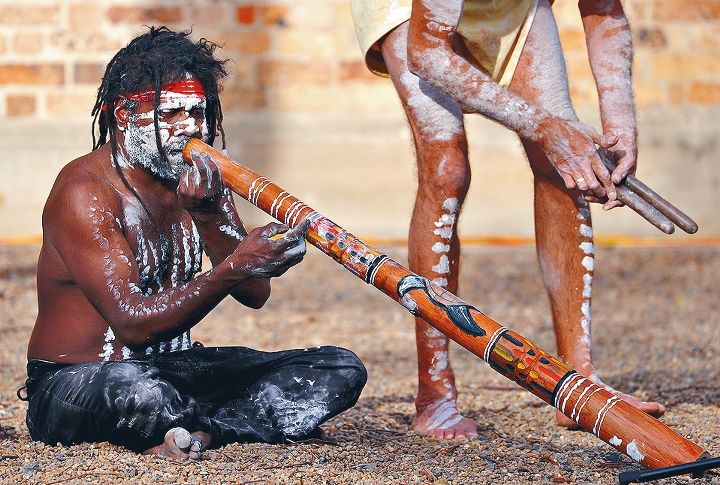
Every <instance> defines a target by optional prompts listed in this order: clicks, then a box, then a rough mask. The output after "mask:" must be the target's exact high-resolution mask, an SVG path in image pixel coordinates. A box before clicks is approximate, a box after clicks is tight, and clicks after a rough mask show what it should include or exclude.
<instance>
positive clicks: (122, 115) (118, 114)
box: [113, 100, 130, 131]
mask: <svg viewBox="0 0 720 485" xmlns="http://www.w3.org/2000/svg"><path fill="white" fill-rule="evenodd" d="M113 109H114V110H115V121H116V122H117V127H118V130H120V131H125V128H127V124H128V121H129V120H130V110H129V109H128V108H127V107H126V106H125V103H123V102H122V101H121V100H118V101H115V107H114V108H113Z"/></svg>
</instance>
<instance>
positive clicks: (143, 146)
mask: <svg viewBox="0 0 720 485" xmlns="http://www.w3.org/2000/svg"><path fill="white" fill-rule="evenodd" d="M205 107H206V101H205V98H204V97H202V96H199V95H196V94H182V93H175V92H172V91H162V92H161V93H160V103H159V105H158V109H157V112H158V115H159V119H158V129H159V131H158V134H159V137H160V144H161V146H162V147H163V150H164V152H165V153H164V155H165V157H167V162H165V161H164V160H163V157H161V156H160V152H159V151H158V147H157V139H156V135H155V111H154V110H153V109H150V110H149V111H147V112H141V113H137V112H134V113H131V115H130V119H129V120H128V123H127V126H126V127H125V131H124V135H125V136H124V143H123V147H124V148H125V153H126V154H127V157H128V158H129V161H130V162H131V163H133V164H136V165H139V166H141V167H143V168H144V169H145V170H147V171H148V172H150V173H152V174H153V175H155V176H157V177H160V178H163V179H166V180H178V179H179V178H180V175H181V174H182V173H183V172H184V171H185V170H187V169H188V168H189V167H190V165H189V164H188V163H187V162H185V160H184V159H183V156H182V150H183V148H185V144H186V143H187V140H188V138H189V137H192V136H197V135H198V134H199V135H200V137H201V139H202V140H203V141H207V140H208V139H209V131H208V127H207V120H206V118H205ZM168 162H169V163H168Z"/></svg>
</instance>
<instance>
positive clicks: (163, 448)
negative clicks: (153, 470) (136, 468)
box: [143, 428, 210, 462]
mask: <svg viewBox="0 0 720 485" xmlns="http://www.w3.org/2000/svg"><path fill="white" fill-rule="evenodd" d="M208 445H210V434H209V433H205V432H203V431H195V432H194V433H190V432H189V431H188V430H186V429H185V428H172V429H171V430H169V431H168V432H167V433H165V441H164V442H163V444H161V445H158V446H154V447H152V448H150V449H147V450H145V451H144V452H143V455H157V456H160V457H163V458H168V459H170V460H177V461H186V462H195V461H198V460H199V459H200V453H201V452H202V451H204V450H206V449H207V447H208Z"/></svg>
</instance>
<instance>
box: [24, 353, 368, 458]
mask: <svg viewBox="0 0 720 485" xmlns="http://www.w3.org/2000/svg"><path fill="white" fill-rule="evenodd" d="M366 381H367V371H366V370H365V367H364V366H363V364H362V362H360V360H359V359H358V358H357V356H356V355H355V354H353V353H352V352H350V351H348V350H345V349H342V348H339V347H316V348H310V349H299V350H285V351H280V352H261V351H258V350H253V349H249V348H245V347H220V348H218V347H215V348H213V347H196V348H191V349H189V350H183V351H179V352H168V353H159V354H151V355H146V356H143V357H139V358H131V359H126V360H119V361H108V362H86V363H82V364H75V365H68V366H62V365H59V364H51V363H44V362H41V361H30V362H29V363H28V380H27V383H26V386H27V393H28V400H29V406H28V411H27V419H26V422H27V426H28V429H29V431H30V436H31V437H32V438H33V439H34V440H38V441H43V442H45V443H47V444H49V445H55V444H57V443H61V444H63V445H69V444H72V443H81V442H99V441H109V442H111V443H115V444H118V445H122V446H125V447H127V448H130V449H132V450H136V451H144V450H146V449H148V448H150V447H152V446H155V445H158V444H160V443H162V442H163V439H164V436H165V433H166V432H167V431H168V430H169V429H171V428H173V427H176V426H180V427H183V428H185V429H187V430H188V431H190V432H193V431H205V432H208V433H210V434H211V436H212V441H211V446H212V447H220V446H223V445H225V444H227V443H233V442H266V443H281V442H284V441H285V440H286V438H289V439H291V440H298V439H302V438H303V437H306V436H307V435H308V434H309V433H311V432H312V431H314V430H315V429H316V428H317V426H318V425H319V424H320V423H322V422H324V421H326V420H328V419H330V418H331V417H333V416H335V415H337V414H339V413H341V412H342V411H345V410H346V409H349V408H351V407H352V406H353V405H354V404H355V403H356V402H357V399H358V397H360V391H361V390H362V388H363V386H364V385H365V382H366Z"/></svg>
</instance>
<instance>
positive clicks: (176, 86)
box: [122, 79, 205, 103]
mask: <svg viewBox="0 0 720 485" xmlns="http://www.w3.org/2000/svg"><path fill="white" fill-rule="evenodd" d="M160 90H161V91H171V92H173V93H178V94H194V95H196V96H200V97H201V98H204V97H205V88H204V87H203V85H202V84H200V82H199V81H196V80H194V79H183V80H182V81H173V82H171V83H167V84H163V85H162V87H161V88H160ZM122 96H123V97H124V98H127V99H131V100H133V101H138V102H141V103H142V102H152V101H155V90H154V89H146V90H143V91H136V92H134V93H127V94H123V95H122Z"/></svg>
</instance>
